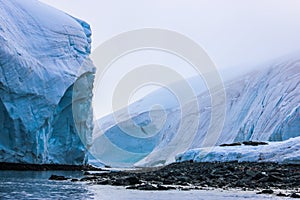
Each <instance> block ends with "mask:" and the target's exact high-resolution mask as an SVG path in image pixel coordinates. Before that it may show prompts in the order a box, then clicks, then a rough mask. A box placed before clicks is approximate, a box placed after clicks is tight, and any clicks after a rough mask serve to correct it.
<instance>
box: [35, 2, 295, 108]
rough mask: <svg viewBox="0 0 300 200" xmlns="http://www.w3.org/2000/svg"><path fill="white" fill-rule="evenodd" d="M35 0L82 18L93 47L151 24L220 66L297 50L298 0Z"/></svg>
mask: <svg viewBox="0 0 300 200" xmlns="http://www.w3.org/2000/svg"><path fill="white" fill-rule="evenodd" d="M40 1H42V2H45V3H47V4H49V5H52V6H53V7H56V8H58V9H60V10H62V11H65V12H67V13H69V14H71V15H73V16H75V17H77V18H80V19H83V20H85V21H86V22H88V23H89V24H90V25H91V28H92V31H93V36H92V39H93V49H95V48H96V47H97V46H98V45H100V44H101V43H103V42H104V41H106V40H107V39H109V38H111V37H112V36H114V35H117V34H119V33H122V32H125V31H130V30H134V29H140V28H145V27H151V28H163V29H170V30H173V31H177V32H179V33H182V34H184V35H186V36H188V37H190V38H191V39H193V40H194V41H196V42H197V43H198V44H200V45H201V46H202V47H203V48H204V49H205V50H206V51H207V53H208V54H209V56H210V57H211V58H212V60H213V61H214V62H215V64H216V65H217V67H218V68H219V69H222V70H224V69H230V70H231V69H234V70H249V69H250V68H251V66H255V65H258V64H260V63H264V62H266V61H269V60H272V59H274V58H277V57H281V56H284V55H287V54H290V53H294V52H296V51H299V50H300V1H299V0H243V1H241V0H226V1H225V0H127V1H122V0H109V1H107V0H105V1H104V0H40ZM139 58H140V57H139ZM164 60H165V59H164ZM123 64H124V62H123ZM108 90H109V89H108ZM107 102H109V100H108V101H107ZM105 113H108V111H105Z"/></svg>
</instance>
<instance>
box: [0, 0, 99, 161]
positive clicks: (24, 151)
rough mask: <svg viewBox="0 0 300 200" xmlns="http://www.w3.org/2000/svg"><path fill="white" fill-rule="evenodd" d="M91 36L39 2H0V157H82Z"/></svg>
mask: <svg viewBox="0 0 300 200" xmlns="http://www.w3.org/2000/svg"><path fill="white" fill-rule="evenodd" d="M90 36H91V31H90V28H89V25H88V24H87V23H85V22H83V21H81V20H78V19H75V18H73V17H71V16H69V15H67V14H65V13H63V12H61V11H58V10H56V9H54V8H51V7H49V6H46V5H44V4H42V3H40V2H39V1H36V0H28V1H22V0H12V1H6V0H5V1H1V2H0V43H1V45H0V70H1V71H0V122H1V124H0V162H12V163H34V164H45V163H51V164H70V165H71V164H72V165H81V164H83V163H84V162H85V153H86V148H85V145H83V142H84V143H86V145H89V142H90V138H91V136H92V129H93V124H92V121H93V118H92V108H91V99H92V87H93V79H94V72H95V68H94V66H93V64H92V62H91V60H90V59H89V57H88V56H89V53H90V48H91V39H90ZM74 91H76V92H74ZM75 121H76V123H75ZM82 140H83V142H82Z"/></svg>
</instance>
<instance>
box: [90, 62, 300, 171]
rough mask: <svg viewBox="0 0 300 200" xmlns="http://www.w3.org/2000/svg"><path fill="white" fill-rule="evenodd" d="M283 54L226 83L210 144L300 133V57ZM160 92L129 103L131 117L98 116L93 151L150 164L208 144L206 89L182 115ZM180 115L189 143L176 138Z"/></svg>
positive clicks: (113, 160) (115, 160) (110, 160)
mask: <svg viewBox="0 0 300 200" xmlns="http://www.w3.org/2000/svg"><path fill="white" fill-rule="evenodd" d="M286 60H287V61H282V62H281V63H278V62H277V63H275V64H274V63H273V64H270V66H269V67H267V66H265V67H264V68H263V69H261V70H258V71H255V72H252V73H249V74H246V75H243V76H240V77H239V78H236V79H234V80H231V81H229V82H226V83H225V89H226V101H225V102H220V103H219V104H217V105H216V106H215V109H217V110H221V109H222V107H221V106H222V103H225V105H226V115H225V123H224V126H223V129H222V131H221V133H220V134H219V135H217V136H216V135H214V136H213V137H215V138H213V139H214V140H215V141H213V142H212V144H213V145H219V144H221V143H230V142H237V141H247V140H258V141H282V140H287V139H289V138H293V137H296V136H300V110H299V109H300V95H299V93H300V59H298V58H289V59H286ZM197 84H198V85H195V84H194V85H193V86H192V87H193V88H197V87H199V88H200V91H203V89H202V86H203V85H201V84H200V85H199V82H197ZM179 85H180V84H179ZM158 94H159V98H155V96H156V95H155V92H154V93H153V94H150V95H149V96H146V97H145V98H144V99H143V100H141V101H139V102H136V103H134V104H132V105H130V106H129V108H128V110H129V113H130V114H131V116H132V119H133V122H132V121H131V120H130V119H129V118H128V115H126V113H127V110H126V109H125V110H121V111H119V112H117V113H115V115H116V116H118V117H117V118H118V120H119V122H120V121H121V123H118V124H116V122H115V120H114V117H113V115H110V116H107V117H105V118H103V119H100V120H98V123H97V127H96V129H95V132H94V135H95V136H96V138H95V140H94V145H93V148H92V152H93V155H94V156H95V157H96V158H98V159H100V161H102V162H104V163H107V164H112V165H118V164H124V163H126V164H128V165H134V164H135V165H137V166H152V165H157V164H164V163H169V162H172V161H175V155H174V153H182V152H184V151H186V150H187V149H192V148H200V147H204V146H207V145H203V144H204V143H203V142H204V141H205V140H206V139H207V138H209V137H210V135H207V130H208V128H209V126H210V119H211V113H212V112H211V109H212V108H211V98H210V95H209V93H208V92H202V93H201V94H200V95H198V97H197V100H198V101H197V102H198V104H199V107H200V108H199V110H200V112H199V113H194V112H193V110H195V112H196V111H197V109H196V108H195V105H196V104H195V101H193V100H191V102H188V103H187V104H185V105H181V106H183V107H185V108H187V110H190V111H191V112H188V113H191V114H189V115H187V116H182V113H181V112H180V107H179V106H178V104H177V105H176V103H175V104H174V103H171V105H172V106H168V105H167V106H165V102H168V100H169V102H175V101H174V100H171V99H170V98H171V95H170V94H164V92H158ZM173 98H174V96H173ZM157 99H158V101H156V100H157ZM145 102H146V103H145ZM147 102H152V105H154V104H161V105H162V106H163V107H164V108H165V110H164V111H163V112H162V111H161V110H157V111H155V112H153V111H152V112H147V110H145V109H144V108H145V107H147V106H148V103H147ZM146 105H147V106H146ZM148 107H149V106H148ZM148 110H149V109H148ZM120 119H121V120H120ZM197 120H199V126H198V129H197V130H196V134H195V135H192V133H191V132H190V131H189V130H190V127H191V126H193V123H195V122H196V121H197ZM218 120H219V119H218V118H217V120H216V122H215V123H219V121H218ZM181 121H184V123H183V127H181V128H183V130H186V137H187V138H188V137H193V138H192V142H191V143H189V142H188V141H187V140H186V141H185V140H184V138H181V140H178V141H176V142H174V138H176V134H178V129H179V126H180V123H181ZM220 122H221V121H220ZM103 133H104V134H103ZM216 137H217V138H216ZM206 144H208V143H207V142H206ZM171 145H172V147H170V146H171ZM182 146H185V149H184V148H181V147H182ZM103 147H105V148H103ZM170 148H171V150H170Z"/></svg>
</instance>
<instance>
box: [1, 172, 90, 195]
mask: <svg viewBox="0 0 300 200" xmlns="http://www.w3.org/2000/svg"><path fill="white" fill-rule="evenodd" d="M52 174H56V175H63V176H67V177H71V178H81V177H82V175H83V172H80V171H77V172H66V171H40V172H37V171H0V199H2V198H5V199H93V198H94V194H93V192H91V191H89V190H88V188H87V187H88V186H87V184H86V183H80V182H76V183H74V182H70V181H49V180H48V178H49V177H50V176H51V175H52Z"/></svg>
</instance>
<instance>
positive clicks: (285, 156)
mask: <svg viewBox="0 0 300 200" xmlns="http://www.w3.org/2000/svg"><path fill="white" fill-rule="evenodd" d="M176 161H177V162H182V161H194V162H231V161H238V162H276V163H282V164H286V163H289V164H300V137H296V138H291V139H289V140H285V141H282V142H270V143H269V145H261V146H244V145H242V146H228V147H220V146H217V147H214V148H212V149H211V148H199V149H191V150H188V151H187V152H185V153H182V154H178V155H177V156H176Z"/></svg>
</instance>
